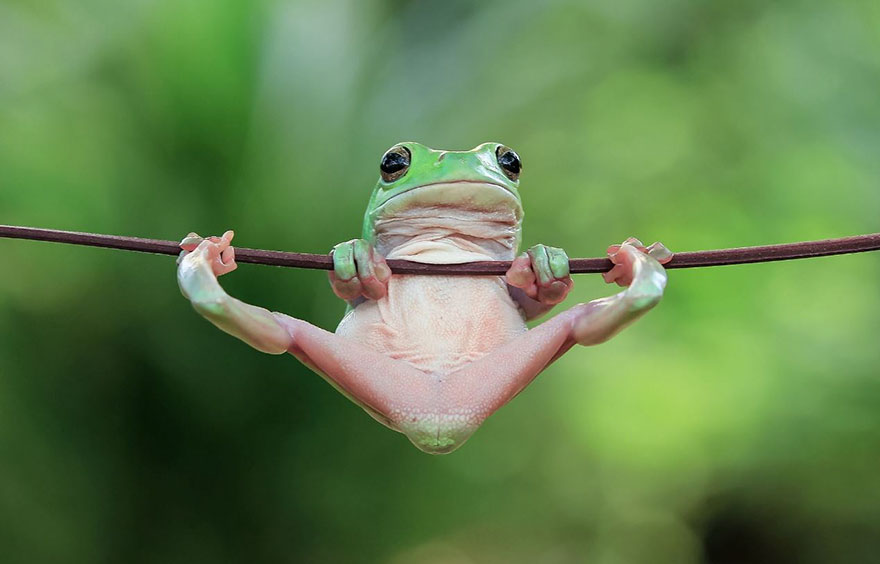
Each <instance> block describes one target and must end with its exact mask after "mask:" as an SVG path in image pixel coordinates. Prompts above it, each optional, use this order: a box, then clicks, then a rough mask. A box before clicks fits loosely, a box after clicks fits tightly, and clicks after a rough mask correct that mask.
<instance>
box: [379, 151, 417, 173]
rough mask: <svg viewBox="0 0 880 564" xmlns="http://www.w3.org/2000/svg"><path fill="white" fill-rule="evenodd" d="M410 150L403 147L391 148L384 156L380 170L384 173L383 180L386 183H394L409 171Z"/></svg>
mask: <svg viewBox="0 0 880 564" xmlns="http://www.w3.org/2000/svg"><path fill="white" fill-rule="evenodd" d="M410 158H411V155H410V152H409V149H407V148H406V147H404V146H403V145H398V146H396V147H391V148H390V149H388V151H387V152H386V153H385V154H384V155H382V162H380V163H379V170H380V171H381V172H382V180H384V181H385V182H394V181H395V180H397V179H398V178H400V177H401V176H403V175H404V174H406V171H407V170H409V162H410Z"/></svg>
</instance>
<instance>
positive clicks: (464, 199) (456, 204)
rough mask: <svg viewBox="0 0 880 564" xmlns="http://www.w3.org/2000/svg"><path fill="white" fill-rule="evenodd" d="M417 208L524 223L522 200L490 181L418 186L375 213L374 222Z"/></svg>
mask: <svg viewBox="0 0 880 564" xmlns="http://www.w3.org/2000/svg"><path fill="white" fill-rule="evenodd" d="M414 208H437V209H438V211H439V210H442V209H443V208H454V209H457V210H470V211H483V212H493V213H498V212H502V213H503V212H507V213H510V214H513V217H514V218H515V221H516V222H517V223H519V222H520V221H522V216H523V209H522V204H521V203H520V201H519V198H518V197H517V195H516V194H514V193H513V192H512V191H511V190H510V189H509V188H508V187H506V186H503V185H502V184H496V183H494V182H487V181H474V180H453V181H448V182H436V183H431V184H423V185H421V186H415V187H413V188H410V189H409V190H406V191H405V192H401V193H400V194H397V195H395V196H392V197H391V198H389V199H388V200H387V201H385V202H384V203H383V204H382V205H380V206H378V207H377V208H376V210H375V211H374V212H373V219H374V220H375V219H378V218H379V217H388V216H395V215H398V214H400V213H402V212H406V211H407V210H411V209H414Z"/></svg>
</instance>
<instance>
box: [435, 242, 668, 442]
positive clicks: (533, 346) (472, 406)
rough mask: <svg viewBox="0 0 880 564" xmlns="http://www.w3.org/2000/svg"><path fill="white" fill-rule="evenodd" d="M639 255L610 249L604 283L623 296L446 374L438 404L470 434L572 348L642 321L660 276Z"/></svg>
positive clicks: (656, 297)
mask: <svg viewBox="0 0 880 564" xmlns="http://www.w3.org/2000/svg"><path fill="white" fill-rule="evenodd" d="M634 242H635V241H634ZM658 248H659V247H658ZM642 249H643V247H641V244H639V245H634V244H632V243H630V242H629V240H628V241H627V243H624V244H623V245H620V246H615V247H614V248H613V253H612V255H611V259H612V261H613V262H614V263H615V264H616V265H618V266H619V268H618V269H617V270H615V271H612V273H610V276H606V279H608V281H617V282H619V283H621V284H624V285H627V286H628V287H627V289H626V290H624V291H623V292H620V293H619V294H616V295H614V296H611V297H608V298H602V299H599V300H594V301H592V302H590V303H587V304H578V305H576V306H574V307H573V308H571V309H569V310H568V311H566V312H564V313H561V314H559V315H557V316H556V317H554V318H553V319H550V320H549V321H546V322H544V323H543V324H541V325H539V326H538V327H536V328H534V329H532V330H530V331H527V332H526V333H523V334H522V335H520V336H518V337H516V338H515V339H513V340H511V341H509V342H508V343H506V344H504V345H502V346H500V347H498V348H497V349H495V350H493V351H492V352H490V353H489V354H487V355H486V356H484V357H482V358H480V359H479V360H477V361H475V362H473V363H471V364H469V365H467V366H465V367H463V368H461V369H460V370H458V371H457V372H454V373H453V374H450V375H449V376H448V377H447V382H446V386H445V387H444V389H443V394H442V396H441V401H442V403H443V404H445V405H447V406H450V407H449V409H452V406H454V408H455V409H456V410H457V411H458V412H460V413H461V414H463V415H464V416H465V418H466V420H467V422H468V426H469V427H473V428H476V426H478V425H480V423H482V421H483V420H484V419H486V417H488V416H489V415H491V414H492V413H494V412H495V411H496V410H497V409H498V408H500V407H501V406H503V405H504V404H506V403H507V402H509V401H510V400H511V399H513V398H514V397H515V396H516V395H517V394H518V393H519V392H520V391H522V390H523V388H525V387H526V386H527V385H529V383H531V381H532V380H534V378H535V377H536V376H537V375H538V374H539V373H540V372H541V371H542V370H544V368H546V367H547V366H548V365H549V364H550V363H552V362H553V361H554V360H556V359H557V358H559V357H560V356H561V355H562V354H564V353H565V352H566V351H567V350H568V349H570V348H571V347H572V346H574V345H575V344H581V345H595V344H599V343H602V342H604V341H606V340H608V339H610V338H611V337H612V336H614V335H615V334H616V333H617V332H619V331H620V330H621V329H623V328H624V327H626V326H627V325H629V324H630V323H632V322H633V321H635V320H636V319H638V318H639V317H641V316H642V315H644V314H645V313H646V312H647V311H648V310H650V309H651V308H652V307H654V306H655V305H656V304H657V302H659V301H660V298H661V297H662V295H663V289H664V287H665V285H666V271H665V270H664V269H663V267H662V266H661V265H660V263H659V262H658V261H657V260H655V259H654V258H653V257H652V256H650V255H649V254H647V253H646V252H643V250H642ZM663 250H664V251H665V249H663ZM666 252H667V253H668V251H666ZM658 254H659V251H658Z"/></svg>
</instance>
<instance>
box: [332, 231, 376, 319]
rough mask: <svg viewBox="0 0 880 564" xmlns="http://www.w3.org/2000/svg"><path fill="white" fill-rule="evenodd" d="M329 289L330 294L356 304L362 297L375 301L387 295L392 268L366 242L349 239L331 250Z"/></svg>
mask: <svg viewBox="0 0 880 564" xmlns="http://www.w3.org/2000/svg"><path fill="white" fill-rule="evenodd" d="M331 254H332V256H333V270H331V271H330V286H331V287H332V288H333V293H334V294H336V295H337V296H339V297H340V298H342V299H343V300H346V301H348V302H349V304H352V305H353V304H355V303H357V301H358V300H361V299H363V298H367V299H371V300H378V299H380V298H382V297H384V296H385V294H386V293H387V292H388V280H389V279H390V278H391V269H390V268H389V267H388V264H387V263H386V262H385V258H384V257H383V256H382V255H380V254H379V253H378V252H376V250H375V249H374V248H373V245H371V244H370V243H369V242H368V241H366V240H365V239H352V240H351V241H346V242H344V243H339V244H338V245H336V246H335V247H333V251H332V253H331Z"/></svg>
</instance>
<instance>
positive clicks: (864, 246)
mask: <svg viewBox="0 0 880 564" xmlns="http://www.w3.org/2000/svg"><path fill="white" fill-rule="evenodd" d="M0 237H6V238H11V239H30V240H35V241H51V242H54V243H68V244H72V245H86V246H90V247H106V248H110V249H122V250H126V251H138V252H142V253H155V254H161V255H177V254H179V253H180V247H179V246H178V243H177V241H163V240H160V239H142V238H140V237H121V236H118V235H99V234H95V233H80V232H77V231H58V230H55V229H39V228H36V227H17V226H14V225H0ZM876 250H880V233H872V234H869V235H857V236H855V237H841V238H839V239H822V240H820V241H804V242H800V243H786V244H782V245H764V246H760V247H739V248H734V249H717V250H714V251H693V252H683V253H676V254H675V256H674V257H673V258H672V260H671V261H669V262H668V263H667V264H666V265H664V266H665V267H666V268H667V269H669V268H696V267H700V266H721V265H727V264H745V263H752V262H770V261H777V260H789V259H799V258H810V257H822V256H828V255H840V254H846V253H861V252H865V251H876ZM235 260H236V261H238V262H248V263H254V264H268V265H272V266H287V267H294V268H312V269H319V270H332V269H333V260H332V259H331V258H330V255H314V254H308V253H288V252H283V251H264V250H260V249H248V248H242V247H235ZM569 264H570V266H571V272H572V273H573V274H585V273H591V272H607V271H608V270H610V269H611V266H612V265H611V261H609V260H608V259H607V258H576V259H571V260H570V261H569ZM388 265H389V266H390V267H391V270H392V271H393V272H394V273H396V274H446V275H471V276H474V275H501V274H504V273H505V272H507V269H508V268H509V267H510V262H508V261H484V262H469V263H465V264H422V263H418V262H411V261H407V260H389V261H388Z"/></svg>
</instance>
